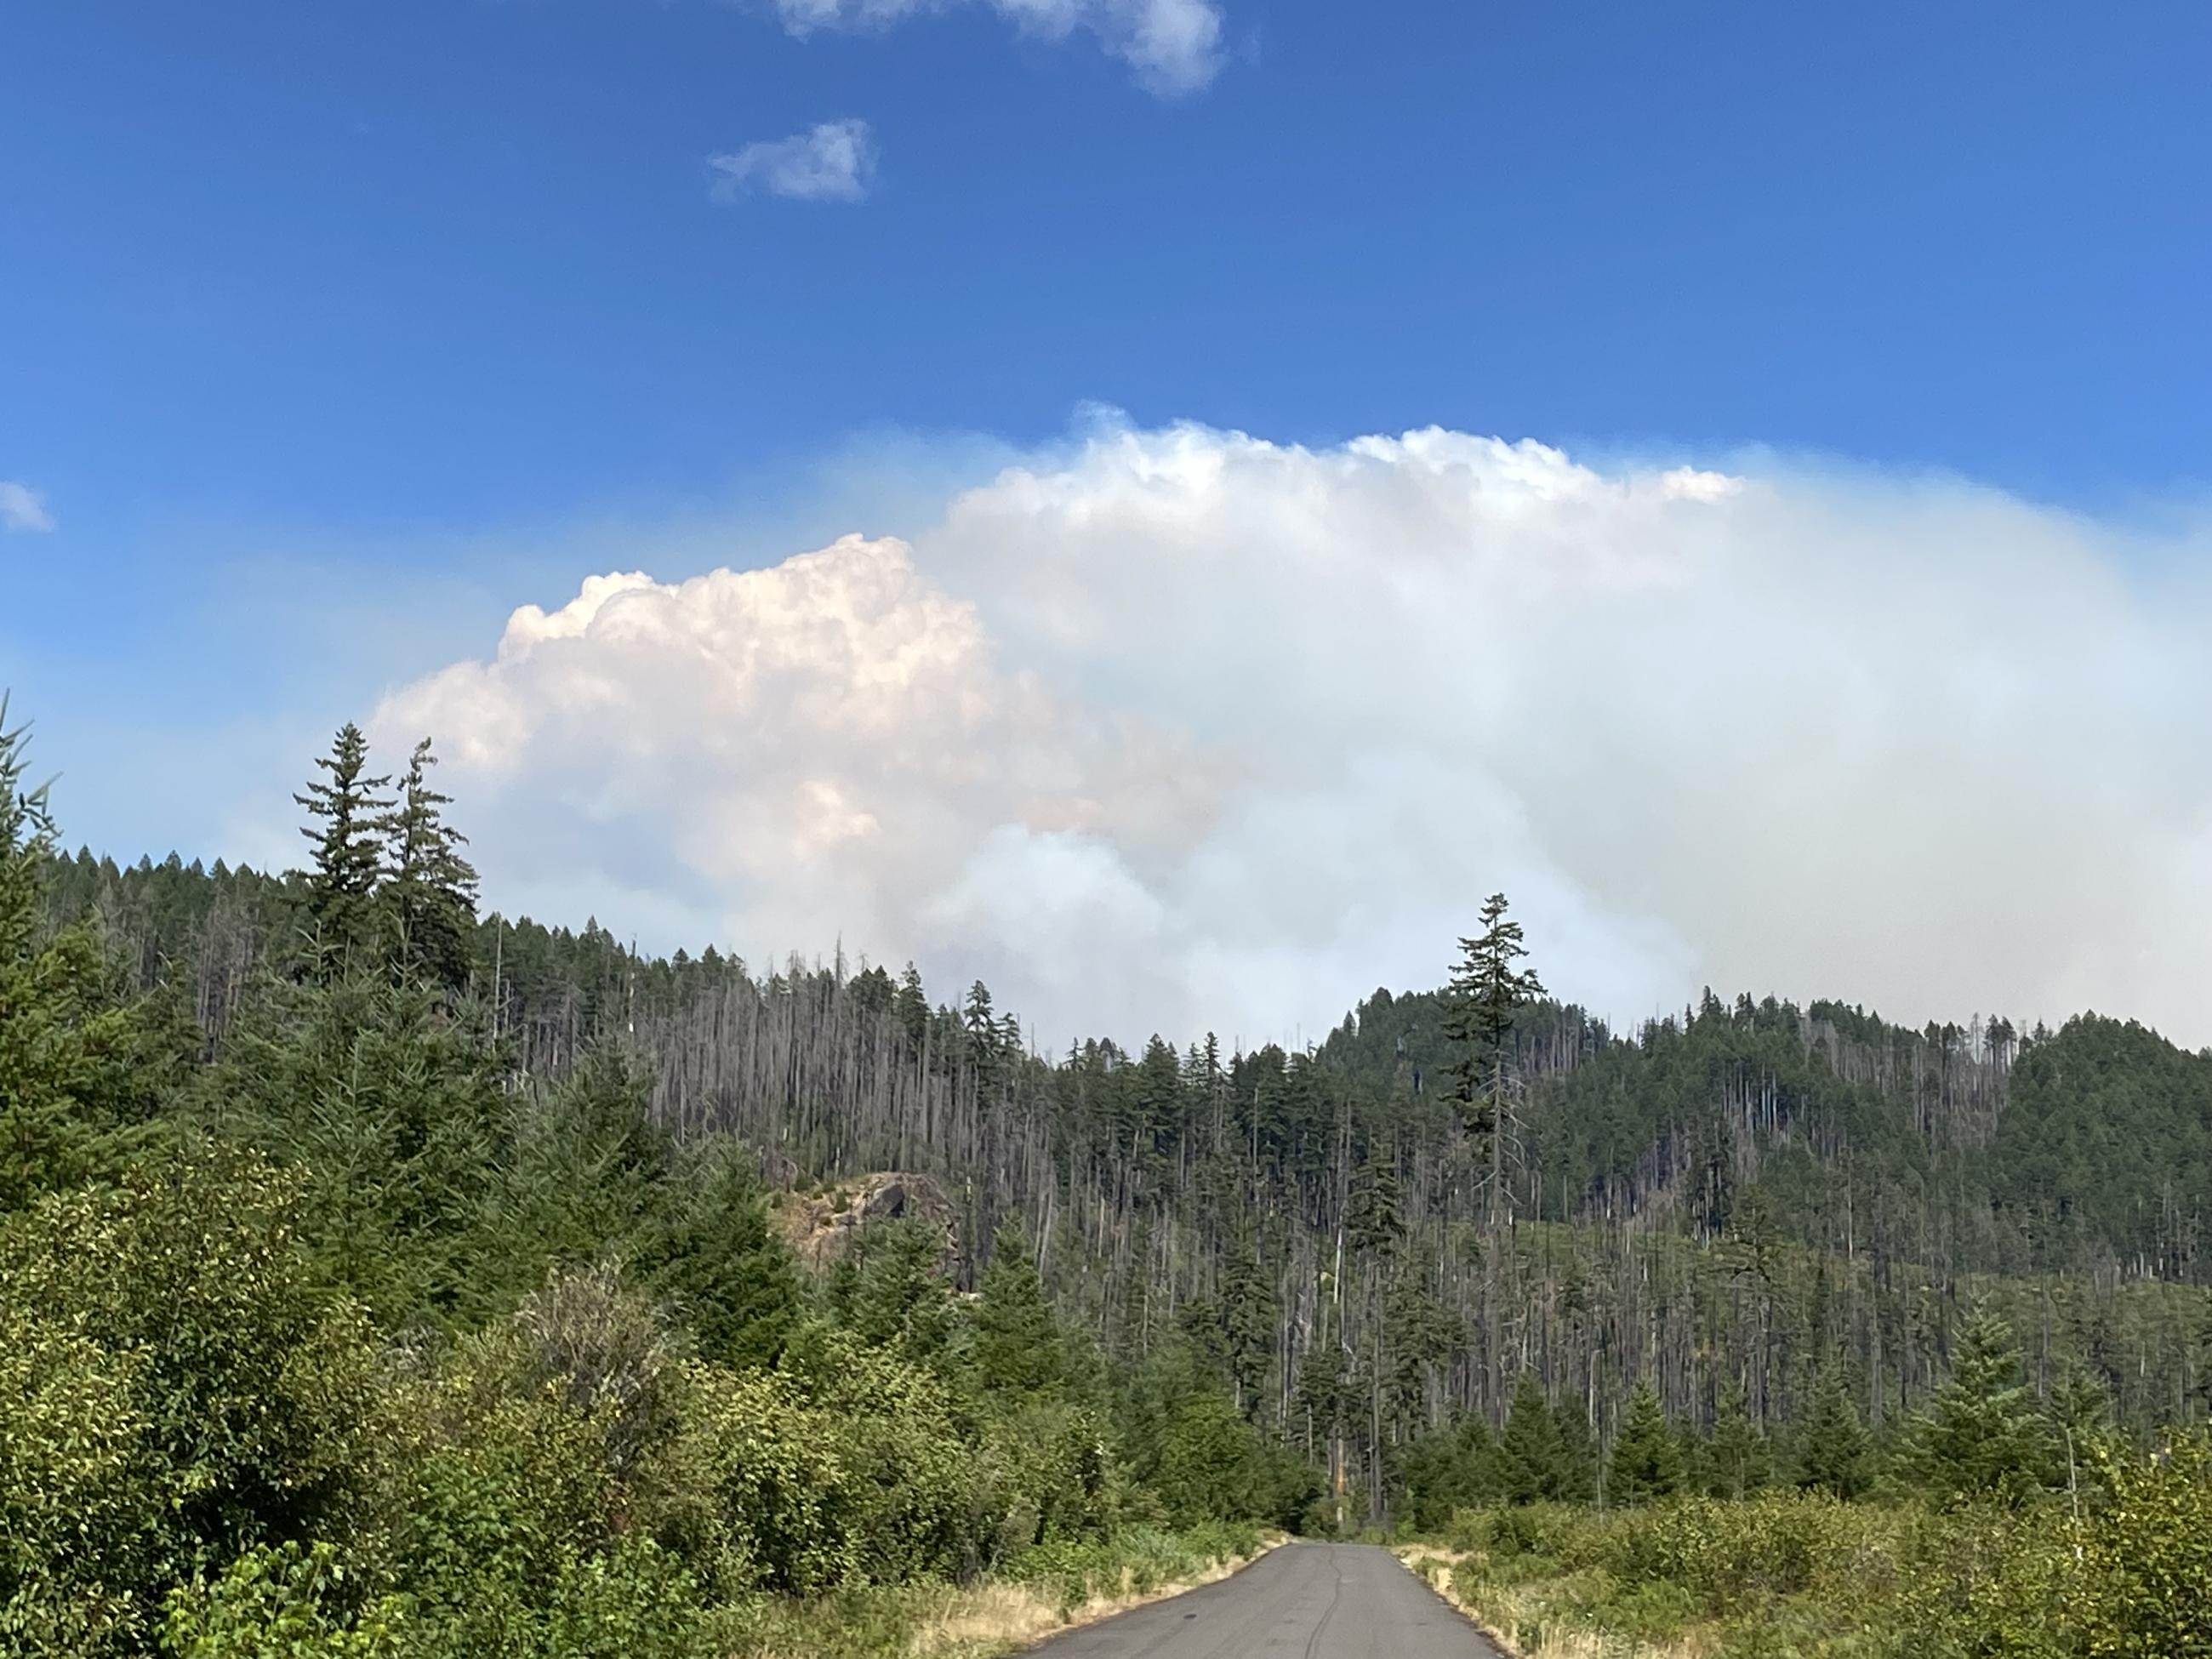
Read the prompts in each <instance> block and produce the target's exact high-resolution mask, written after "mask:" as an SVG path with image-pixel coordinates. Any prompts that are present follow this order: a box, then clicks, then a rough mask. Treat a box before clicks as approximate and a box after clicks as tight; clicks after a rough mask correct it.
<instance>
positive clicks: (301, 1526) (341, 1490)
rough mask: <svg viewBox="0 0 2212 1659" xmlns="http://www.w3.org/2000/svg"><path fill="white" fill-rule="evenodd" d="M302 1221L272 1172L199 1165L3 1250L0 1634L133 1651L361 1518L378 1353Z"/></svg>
mask: <svg viewBox="0 0 2212 1659" xmlns="http://www.w3.org/2000/svg"><path fill="white" fill-rule="evenodd" d="M297 1206H298V1194H297V1188H296V1186H295V1183H293V1182H291V1181H290V1180H289V1178H287V1177H285V1176H280V1175H279V1174H277V1173H276V1171H275V1170H271V1169H270V1167H269V1166H268V1165H267V1164H264V1163H263V1162H261V1161H260V1160H258V1158H252V1157H251V1156H242V1155H236V1154H223V1155H197V1156H191V1157H181V1158H177V1159H175V1160H173V1161H172V1162H169V1163H165V1164H161V1165H159V1166H156V1167H154V1168H151V1169H149V1170H144V1171H142V1172H138V1173H134V1174H132V1175H131V1176H129V1177H128V1178H127V1179H126V1181H125V1182H124V1184H122V1185H121V1186H119V1187H112V1188H88V1189H84V1190H81V1191H77V1192H73V1193H68V1194H60V1195H58V1196H54V1197H51V1198H48V1199H46V1200H43V1201H42V1202H41V1203H40V1204H39V1205H38V1206H37V1207H35V1208H34V1209H33V1210H31V1211H30V1212H27V1213H25V1214H23V1215H21V1216H19V1217H17V1218H15V1220H14V1221H13V1223H12V1224H11V1225H9V1227H8V1229H7V1231H6V1232H5V1234H4V1236H0V1532H4V1541H0V1631H5V1632H11V1633H21V1632H40V1635H39V1642H40V1643H41V1644H47V1645H48V1646H49V1647H50V1649H51V1650H57V1651H62V1650H76V1651H85V1652H98V1651H101V1650H104V1649H105V1648H106V1647H112V1646H118V1645H120V1646H126V1647H127V1646H128V1645H129V1644H131V1643H134V1642H140V1641H143V1640H144V1639H146V1633H147V1632H149V1631H150V1629H151V1627H152V1625H153V1623H154V1622H155V1620H156V1619H158V1617H159V1614H160V1611H161V1607H162V1603H163V1601H164V1598H165V1597H166V1595H167V1593H168V1591H169V1590H170V1589H173V1588H174V1587H176V1586H178V1585H179V1584H182V1583H186V1582H188V1581H190V1580H191V1579H193V1578H195V1577H200V1576H203V1575H204V1574H205V1573H207V1572H210V1571H220V1570H221V1569H222V1568H223V1567H224V1566H226V1565H228V1563H229V1562H230V1561H232V1560H233V1559H234V1558H236V1557H237V1556H238V1555H240V1553H243V1552H244V1551H246V1550H248V1549H251V1548H252V1547H256V1546H258V1545H260V1544H264V1543H281V1542H283V1541H289V1540H294V1539H302V1538H305V1537H307V1536H309V1535H311V1534H313V1532H314V1531H315V1530H316V1529H318V1528H319V1527H321V1526H324V1525H325V1524H328V1523H331V1522H335V1521H337V1519H339V1518H340V1517H341V1516H343V1515H345V1514H346V1513H348V1512H349V1511H350V1510H351V1509H353V1508H354V1507H355V1506H356V1499H357V1498H358V1497H359V1495H360V1492H361V1490H362V1486H363V1469H364V1468H365V1466H366V1464H367V1462H368V1457H369V1448H370V1447H371V1445H372V1444H373V1443H374V1437H375V1433H376V1420H377V1419H376V1413H375V1411H374V1404H375V1396H374V1389H373V1381H374V1378H373V1371H374V1350H373V1349H372V1347H371V1346H370V1344H369V1341H368V1332H367V1329H366V1328H365V1326H364V1325H363V1323H362V1320H361V1318H360V1316H359V1315H358V1314H357V1313H356V1311H355V1310H354V1309H353V1308H352V1307H351V1306H350V1305H349V1304H347V1303H346V1302H344V1301H343V1299H341V1298H338V1297H335V1296H333V1295H332V1294H331V1293H330V1292H329V1291H326V1290H325V1289H323V1288H322V1287H321V1286H319V1285H318V1284H317V1283H316V1282H315V1280H314V1279H313V1275H312V1273H311V1272H310V1270H309V1269H308V1267H307V1263H306V1262H305V1261H303V1259H302V1258H301V1255H300V1252H299V1250H298V1249H297V1248H296V1246H295V1242H294V1241H295V1231H294V1227H295V1215H296V1211H297ZM24 1639H25V1640H26V1642H27V1643H28V1641H29V1638H27V1637H25V1638H24Z"/></svg>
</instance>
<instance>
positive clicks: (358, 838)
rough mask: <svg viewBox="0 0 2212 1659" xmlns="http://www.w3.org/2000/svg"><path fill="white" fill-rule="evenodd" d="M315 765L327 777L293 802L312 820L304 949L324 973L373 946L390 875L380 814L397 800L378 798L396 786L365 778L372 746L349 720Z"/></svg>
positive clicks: (306, 832)
mask: <svg viewBox="0 0 2212 1659" xmlns="http://www.w3.org/2000/svg"><path fill="white" fill-rule="evenodd" d="M315 766H316V768H317V769H318V770H319V771H320V772H321V773H322V774H323V775H322V777H320V778H319V779H315V780H312V781H309V783H308V784H307V790H306V792H305V793H301V794H297V795H295V796H293V797H292V799H294V800H295V801H297V802H298V803H299V804H300V805H301V806H302V807H304V808H306V809H307V815H308V817H310V818H311V819H312V820H313V822H312V823H307V825H305V826H304V827H302V828H301V831H300V833H301V835H302V836H306V837H307V841H308V842H309V843H310V844H311V845H312V846H313V848H314V855H313V862H312V864H311V865H310V866H309V868H308V872H307V902H306V905H305V907H304V914H305V923H306V938H305V940H304V944H305V946H306V950H307V958H308V961H309V963H310V964H311V965H312V967H313V969H314V971H316V972H317V973H319V974H324V973H331V972H334V971H339V970H343V969H345V968H346V967H348V966H349V965H355V966H358V965H360V959H361V958H362V957H364V956H365V955H366V953H368V951H371V950H373V949H374V944H375V939H376V921H377V918H376V903H375V899H376V890H377V886H378V884H379V883H380V881H381V879H382V878H383V876H384V872H385V849H384V842H383V830H384V829H385V826H386V822H387V821H386V819H385V817H383V816H382V815H383V814H384V813H385V812H386V811H387V810H388V809H389V808H390V807H391V806H392V805H393V800H392V797H390V796H386V795H380V794H378V793H376V792H377V791H378V790H380V789H383V788H386V787H389V786H390V784H391V782H392V780H391V779H390V778H389V777H371V776H369V775H368V738H366V737H364V736H363V735H362V730H361V728H360V727H359V726H356V725H355V724H354V723H353V722H352V721H351V720H348V721H347V722H346V723H345V724H344V725H343V726H340V727H339V728H338V733H337V737H336V738H332V739H331V752H330V753H329V754H327V755H325V756H323V757H320V758H319V759H318V760H317V761H316V762H315Z"/></svg>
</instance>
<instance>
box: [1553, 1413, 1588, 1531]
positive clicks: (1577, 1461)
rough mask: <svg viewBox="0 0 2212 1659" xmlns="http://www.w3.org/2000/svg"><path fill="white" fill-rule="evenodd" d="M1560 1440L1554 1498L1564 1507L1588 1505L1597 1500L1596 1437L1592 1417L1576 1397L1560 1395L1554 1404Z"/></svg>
mask: <svg viewBox="0 0 2212 1659" xmlns="http://www.w3.org/2000/svg"><path fill="white" fill-rule="evenodd" d="M1552 1420H1553V1423H1554V1424H1555V1425H1557V1426H1558V1429H1559V1476H1558V1478H1557V1479H1556V1480H1554V1481H1553V1486H1552V1492H1551V1496H1552V1497H1553V1498H1556V1499H1558V1500H1559V1502H1560V1503H1562V1504H1588V1503H1589V1502H1591V1501H1593V1500H1594V1499H1595V1498H1596V1497H1597V1437H1596V1436H1595V1434H1593V1433H1592V1432H1591V1431H1590V1420H1589V1412H1587V1411H1586V1410H1584V1409H1583V1402H1582V1401H1581V1399H1580V1398H1579V1397H1577V1396H1575V1395H1564V1394H1563V1395H1560V1396H1559V1399H1558V1400H1556V1401H1553V1404H1552Z"/></svg>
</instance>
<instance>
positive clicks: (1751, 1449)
mask: <svg viewBox="0 0 2212 1659" xmlns="http://www.w3.org/2000/svg"><path fill="white" fill-rule="evenodd" d="M1772 1463H1773V1459H1772V1457H1771V1454H1770V1452H1769V1450H1768V1448H1767V1444H1766V1436H1765V1434H1764V1433H1762V1432H1761V1431H1760V1430H1759V1425H1758V1424H1756V1423H1754V1422H1753V1421H1752V1419H1751V1411H1750V1407H1749V1405H1748V1403H1747V1401H1746V1400H1745V1398H1744V1394H1743V1390H1742V1389H1729V1391H1728V1393H1727V1394H1726V1395H1724V1396H1723V1398H1722V1400H1721V1406H1720V1411H1719V1413H1718V1414H1717V1416H1716V1417H1715V1418H1714V1419H1713V1436H1712V1439H1711V1442H1710V1443H1708V1444H1707V1446H1706V1448H1705V1487H1706V1490H1707V1491H1708V1492H1711V1494H1712V1495H1713V1496H1714V1497H1716V1498H1742V1497H1745V1496H1747V1495H1748V1494H1750V1493H1752V1492H1757V1491H1758V1490H1759V1488H1760V1487H1762V1486H1765V1484H1766V1482H1767V1480H1768V1478H1769V1476H1770V1474H1771V1469H1772Z"/></svg>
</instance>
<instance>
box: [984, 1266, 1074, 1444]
mask: <svg viewBox="0 0 2212 1659" xmlns="http://www.w3.org/2000/svg"><path fill="white" fill-rule="evenodd" d="M975 1371H976V1376H977V1380H978V1381H980V1382H981V1383H982V1385H983V1387H984V1388H985V1389H987V1390H988V1391H990V1392H991V1393H993V1394H995V1395H1000V1397H1002V1398H1003V1399H1005V1400H1006V1401H1009V1402H1010V1403H1015V1404H1019V1403H1022V1402H1024V1401H1032V1400H1036V1399H1040V1398H1045V1397H1048V1396H1051V1395H1055V1394H1058V1393H1059V1392H1060V1390H1061V1389H1062V1388H1063V1387H1064V1386H1065V1384H1066V1380H1067V1364H1066V1351H1065V1345H1064V1344H1063V1342H1062V1341H1061V1339H1060V1326H1059V1322H1057V1321H1056V1320H1055V1319H1054V1317H1053V1312H1052V1306H1051V1304H1049V1303H1048V1302H1047V1301H1046V1300H1045V1294H1044V1285H1043V1283H1042V1281H1041V1280H1040V1279H1038V1278H1037V1270H1036V1264H1035V1263H1034V1262H1032V1261H1030V1255H1029V1249H1028V1246H1027V1245H1026V1244H1025V1243H1024V1241H1023V1238H1022V1233H1021V1229H1020V1228H1018V1226H1016V1225H1013V1224H1012V1222H1008V1223H1006V1225H1003V1226H1001V1227H1000V1229H999V1232H998V1237H996V1238H995V1239H994V1241H993V1243H992V1246H991V1265H990V1266H989V1267H986V1268H985V1269H984V1270H983V1283H982V1285H981V1295H980V1296H979V1297H977V1299H976V1303H975Z"/></svg>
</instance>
